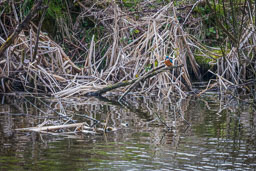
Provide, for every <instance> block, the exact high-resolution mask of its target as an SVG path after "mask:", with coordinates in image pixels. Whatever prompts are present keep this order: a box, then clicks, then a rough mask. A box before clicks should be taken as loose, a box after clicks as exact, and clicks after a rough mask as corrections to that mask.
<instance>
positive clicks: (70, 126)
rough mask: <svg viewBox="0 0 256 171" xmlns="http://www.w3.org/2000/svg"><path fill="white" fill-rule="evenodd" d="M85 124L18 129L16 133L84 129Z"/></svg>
mask: <svg viewBox="0 0 256 171" xmlns="http://www.w3.org/2000/svg"><path fill="white" fill-rule="evenodd" d="M85 124H86V123H75V124H67V125H57V126H43V127H30V128H19V129H16V131H35V132H41V131H50V130H57V129H62V128H77V127H82V126H84V125H85Z"/></svg>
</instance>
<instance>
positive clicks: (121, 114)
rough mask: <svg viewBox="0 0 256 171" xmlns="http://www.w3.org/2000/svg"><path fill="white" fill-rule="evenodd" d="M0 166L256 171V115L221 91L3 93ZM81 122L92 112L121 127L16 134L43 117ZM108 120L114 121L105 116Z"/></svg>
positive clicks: (99, 117) (75, 168)
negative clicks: (127, 95)
mask: <svg viewBox="0 0 256 171" xmlns="http://www.w3.org/2000/svg"><path fill="white" fill-rule="evenodd" d="M1 102H2V104H1V105H0V170H28V169H29V170H256V136H255V134H256V128H255V124H256V112H255V107H254V106H253V105H252V104H249V103H247V102H246V101H237V100H235V99H233V100H230V99H222V100H219V99H218V96H217V95H214V94H212V95H206V96H204V97H202V98H195V97H190V98H188V99H184V100H180V99H178V100H177V99H175V100H173V99H161V100H159V99H145V98H141V97H135V98H134V99H132V100H131V101H130V103H127V104H122V105H119V104H118V103H114V102H110V101H107V100H106V99H105V101H102V100H98V99H94V98H92V99H78V98H77V99H67V100H64V101H61V102H60V101H58V100H53V99H45V98H41V99H37V98H31V97H25V98H24V97H17V96H16V97H14V96H3V97H2V99H1ZM54 111H58V112H62V113H63V112H64V111H65V112H66V114H67V115H68V117H70V118H72V119H74V120H76V121H77V122H83V121H87V122H88V124H92V121H88V120H86V119H85V118H83V117H81V116H78V115H75V114H80V115H83V114H86V115H87V116H90V117H93V118H96V119H97V120H100V121H102V122H105V121H106V120H108V125H109V126H111V127H114V128H116V129H117V130H116V131H113V132H108V133H105V134H103V133H102V134H97V135H91V134H83V133H79V134H69V135H66V136H63V135H62V136H60V134H61V133H59V135H49V134H40V133H36V132H21V131H15V129H16V128H24V127H33V126H37V125H38V124H41V123H43V122H45V121H48V122H51V124H54V123H56V124H57V122H58V121H59V120H61V119H62V120H63V118H61V117H60V116H59V115H58V114H56V112H54ZM107 118H108V119H107Z"/></svg>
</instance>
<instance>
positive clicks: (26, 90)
mask: <svg viewBox="0 0 256 171" xmlns="http://www.w3.org/2000/svg"><path fill="white" fill-rule="evenodd" d="M255 28H256V0H152V1H144V0H89V1H88V0H72V1H70V0H2V1H1V0H0V93H1V101H2V103H1V104H2V109H1V107H0V110H1V113H4V112H6V115H8V117H0V130H3V131H0V140H1V142H3V144H4V143H5V142H6V143H7V142H8V141H9V139H8V138H7V139H6V138H5V137H9V138H10V137H12V136H13V135H15V136H14V137H16V138H17V139H20V138H24V137H27V138H25V139H26V141H27V140H28V139H29V138H28V136H27V135H26V134H25V135H26V136H25V135H24V134H23V132H22V131H24V132H26V131H28V132H29V133H30V135H31V137H30V138H33V137H37V136H35V134H33V133H35V132H40V138H39V139H41V140H42V141H43V142H45V138H43V137H42V136H43V135H45V134H46V135H52V136H56V135H58V136H65V137H68V138H71V139H72V138H75V139H77V138H78V137H79V138H78V139H79V140H80V139H85V138H88V139H89V140H92V139H93V136H94V138H95V141H96V139H98V138H99V137H101V139H104V140H106V142H107V139H108V138H107V134H110V135H111V137H112V138H113V137H114V138H113V139H114V140H113V139H112V138H111V142H115V143H117V142H122V143H123V141H125V138H123V137H122V136H121V137H120V130H121V134H122V133H125V134H124V136H127V137H129V138H131V136H130V135H131V134H130V133H131V132H132V134H136V133H138V134H139V135H138V137H142V139H143V137H144V138H145V137H147V138H146V139H147V143H151V144H152V145H153V146H154V148H155V147H156V146H157V145H158V144H163V142H164V144H172V147H173V148H176V149H177V148H178V146H179V148H182V147H181V145H179V142H182V138H184V137H185V138H186V135H188V134H189V135H190V136H191V138H193V135H194V134H195V135H196V137H200V134H201V133H202V137H200V138H202V140H203V139H204V138H205V137H207V136H208V134H207V135H205V132H204V130H208V131H209V132H208V133H209V134H210V138H216V137H217V138H218V140H219V138H220V139H221V138H224V137H225V136H227V137H228V138H227V139H229V138H230V137H233V138H234V137H236V136H235V134H236V133H237V132H236V131H238V132H239V131H241V130H240V128H241V127H240V126H241V125H243V126H244V127H242V128H244V129H242V131H244V132H246V133H245V134H244V135H246V136H250V137H251V138H248V139H243V138H242V137H239V138H241V139H239V141H241V142H242V144H243V145H244V144H246V145H248V148H252V147H256V143H255V125H256V119H255V118H256V115H255V113H256V112H255V107H256V93H255V86H256V32H255ZM166 56H169V57H170V58H172V60H173V65H172V66H166V65H165V64H164V60H165V57H166ZM209 99H210V100H209ZM212 101H214V103H213V102H212ZM5 104H8V107H7V108H6V107H5ZM237 104H238V105H237ZM9 105H10V106H9ZM193 105H194V106H193ZM198 105H199V106H198ZM212 105H213V106H212ZM236 105H237V106H236ZM243 105H245V106H247V107H248V108H247V109H246V110H245V109H243V107H242V106H243ZM195 106H198V108H196V107H195ZM202 106H203V107H202ZM216 106H218V107H219V108H218V107H216ZM13 107H14V109H12V108H13ZM206 108H207V110H206ZM217 108H218V109H217ZM5 109H7V111H5ZM197 109H198V110H197ZM201 109H202V111H201ZM212 109H214V110H212ZM240 109H241V110H240ZM190 110H191V111H193V112H194V113H193V112H191V111H190ZM17 111H18V114H17ZM200 112H202V113H200ZM33 113H34V114H35V115H33ZM245 113H246V114H245ZM135 114H136V115H135ZM187 114H188V115H187ZM233 114H234V115H233ZM192 115H195V116H198V120H197V122H194V120H193V119H195V116H192ZM204 115H205V116H204ZM131 116H132V117H131ZM208 116H210V119H209V122H207V119H205V118H208ZM215 116H216V118H215ZM240 116H243V117H242V118H240ZM17 117H18V118H19V119H20V120H21V121H20V122H18V121H16V118H17ZM11 118H12V119H11ZM191 118H193V119H191ZM213 118H214V119H213ZM237 118H239V119H237ZM236 121H237V122H236ZM212 122H213V123H212ZM14 123H15V124H14ZM193 123H195V125H193ZM216 123H217V125H215V124H216ZM1 125H3V126H2V128H1ZM207 126H209V127H207ZM129 127H130V128H131V130H132V131H131V132H129V131H127V128H129ZM233 128H234V129H233ZM230 129H232V131H231V132H229V130H230ZM126 131H127V132H126ZM187 131H188V132H187ZM116 132H119V133H116ZM239 133H240V132H239ZM20 134H21V135H20ZM113 134H114V135H113ZM144 134H146V135H144ZM149 135H150V136H149ZM159 135H163V136H162V137H160V136H159ZM1 136H2V138H1ZM204 136H205V137H204ZM181 137H182V138H181ZM48 138H49V137H48ZM46 139H47V138H46ZM49 139H51V138H49ZM53 139H54V140H53V141H57V139H58V138H57V136H56V137H55V138H53ZM120 139H121V140H120ZM170 139H171V140H170ZM230 139H232V138H230ZM89 140H88V141H89ZM104 140H101V141H102V142H103V141H104ZM129 140H130V139H129ZM207 140H208V139H207ZM247 140H248V141H250V142H248V141H247ZM15 141H16V139H15ZM17 141H20V140H17ZM28 141H29V140H28ZM34 141H35V140H33V142H34ZM50 141H51V140H50ZM92 141H93V140H92ZM101 141H100V142H101ZM140 141H141V139H140ZM140 141H138V143H140ZM195 141H196V140H191V139H190V140H188V142H191V143H192V144H193V143H195ZM230 141H231V140H230ZM130 142H133V140H131V141H130ZM136 142H137V141H136ZM232 142H234V143H235V142H236V140H235V138H234V139H232ZM207 143H208V141H207ZM214 143H217V141H215V140H214ZM7 144H8V143H7ZM181 144H182V145H186V144H183V143H181ZM199 144H200V143H199ZM227 144H229V143H227ZM227 144H226V145H227ZM123 145H124V144H122V145H120V146H119V145H118V148H119V147H120V148H121V147H123ZM144 145H145V144H144ZM19 146H20V145H19V143H17V148H19ZM21 146H22V145H21ZM224 146H225V143H224ZM22 147H23V146H22ZM80 147H81V146H80ZM191 147H192V146H191ZM83 148H84V146H83ZM92 148H97V147H92ZM111 148H114V147H112V146H111ZM133 148H134V147H133ZM136 148H137V147H136ZM143 148H144V147H143ZM164 148H165V147H164ZM209 148H210V147H209ZM159 149H161V147H159ZM183 149H186V147H184V148H183ZM207 149H208V146H207ZM220 149H221V147H220ZM106 150H107V151H108V149H106ZM140 150H141V149H140ZM204 150H205V149H204ZM211 150H212V149H211ZM211 150H210V151H211ZM247 150H248V149H247ZM110 151H111V150H110ZM121 151H122V150H121ZM142 151H143V150H142ZM153 151H154V150H153ZM163 151H164V153H161V154H159V155H165V153H166V149H164V150H163ZM248 151H249V150H248ZM248 151H247V152H248ZM126 152H127V151H125V154H126ZM147 152H149V151H147ZM233 152H234V151H233ZM238 152H239V153H240V152H241V153H243V149H242V148H241V149H240V146H239V150H238ZM32 153H33V152H32ZM105 153H106V151H104V150H102V151H100V154H101V155H102V156H104V157H106V156H107V157H106V158H107V161H108V160H111V159H109V158H108V157H109V156H108V155H106V154H105ZM128 153H129V152H128ZM128 153H127V154H128ZM149 153H151V152H149ZM224 153H225V152H224ZM227 153H229V155H231V152H230V151H228V152H227ZM248 153H249V152H248ZM0 154H3V153H1V151H0ZM83 154H85V155H86V156H87V155H88V154H87V152H85V153H83ZM95 154H96V153H95ZM129 154H130V153H129ZM168 154H169V153H168V152H167V153H166V156H168V158H170V155H168ZM184 154H185V152H184ZM232 154H233V153H232ZM255 154H256V153H255V150H252V152H251V153H250V155H253V156H249V154H248V156H249V157H248V156H247V157H248V158H247V157H245V158H246V160H245V162H243V163H242V164H241V163H239V164H241V166H244V165H246V164H248V163H249V164H251V163H252V162H251V161H253V158H255ZM21 155H22V156H23V155H24V154H21ZM193 155H195V154H193ZM32 156H33V155H32ZM121 156H122V155H121ZM234 156H235V157H237V156H236V155H234ZM244 156H246V154H244V155H243V157H244ZM23 157H24V156H23ZM115 157H117V156H115ZM123 157H124V156H123ZM126 157H127V156H126ZM130 157H131V156H130ZM151 157H152V156H151ZM172 157H173V156H172ZM172 157H171V158H172ZM183 157H184V156H183ZM190 157H191V156H190ZM85 158H87V157H85ZM117 158H118V157H117ZM131 158H132V160H133V159H134V158H133V157H131ZM142 158H143V157H142ZM152 158H154V157H152ZM160 158H161V157H160ZM163 158H164V157H163ZM163 158H161V159H163ZM181 158H182V157H181ZM206 158H207V157H206ZM91 159H92V158H91ZM97 159H99V160H100V161H101V162H103V163H104V161H105V160H104V159H103V158H96V159H95V161H94V162H95V163H97V162H99V161H96V160H97ZM129 159H130V158H129ZM129 159H127V158H126V159H125V161H130V160H129ZM143 159H144V158H143ZM204 159H205V156H202V161H203V160H204ZM208 159H209V160H211V159H212V158H207V160H208ZM232 159H233V158H232ZM247 159H248V160H247ZM77 160H79V159H77ZM135 160H136V159H135ZM213 160H214V161H215V159H213ZM217 160H218V159H216V161H217ZM177 161H179V159H177ZM22 162H24V161H22ZM33 162H35V161H34V159H33V161H32V163H33ZM232 162H233V161H232ZM232 162H231V163H232ZM1 163H2V164H3V163H5V159H4V158H0V164H1ZM25 163H26V162H25ZM95 163H94V164H95ZM182 163H183V160H182ZM184 163H186V162H184ZM184 163H183V164H184ZM78 164H79V163H78ZM172 164H174V163H172ZM189 164H191V163H189ZM233 164H234V163H233ZM239 164H238V165H239ZM43 165H44V164H43ZM181 165H182V164H180V165H179V164H178V165H177V166H181ZM195 165H196V166H198V163H197V164H195ZM202 165H203V164H202ZM163 166H164V165H163ZM191 166H193V167H194V163H193V164H191ZM218 166H219V165H218ZM31 167H32V166H31ZM58 167H59V165H58ZM67 167H68V166H67ZM95 167H96V166H95ZM104 167H105V166H104ZM104 167H101V169H102V168H104ZM136 167H137V166H136ZM159 167H160V168H162V167H161V166H159ZM159 167H158V164H156V166H152V168H151V169H158V170H159ZM211 167H212V169H213V168H215V169H216V168H217V169H218V167H215V166H214V167H213V166H212V165H211V166H209V168H211ZM5 168H9V167H8V166H7V165H6V167H5ZM38 168H41V167H40V164H39V165H38ZM38 168H34V169H35V170H36V169H38ZM75 168H77V169H79V167H75ZM82 168H83V167H82ZM84 168H94V167H90V166H89V165H87V166H86V167H84ZM121 168H122V169H125V167H121ZM130 168H132V167H130ZM172 168H175V167H172ZM178 168H182V169H184V167H178ZM209 168H208V169H209ZM219 168H222V169H235V168H236V167H235V166H234V167H229V166H227V167H226V166H225V167H221V166H220V167H219ZM237 168H240V167H239V166H237ZM241 168H242V169H245V170H246V169H247V168H246V167H241ZM241 168H240V169H241ZM248 168H249V170H250V169H253V168H254V169H255V165H253V164H252V165H248ZM0 169H1V166H0ZM3 169H4V168H3ZM23 169H24V168H23ZM25 169H26V168H25ZM52 169H58V168H52ZM59 169H60V168H59ZM112 169H113V168H112ZM145 169H147V168H145ZM202 169H204V170H205V169H207V168H204V167H203V168H202Z"/></svg>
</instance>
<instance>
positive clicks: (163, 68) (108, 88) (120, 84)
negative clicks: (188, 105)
mask: <svg viewBox="0 0 256 171" xmlns="http://www.w3.org/2000/svg"><path fill="white" fill-rule="evenodd" d="M182 66H183V65H176V66H169V67H167V66H166V65H161V66H159V67H157V68H155V69H152V70H151V71H149V72H147V73H146V74H145V75H143V76H141V77H140V78H135V79H133V80H128V81H122V82H118V83H115V84H111V85H108V86H106V87H104V88H102V89H100V90H97V91H94V92H88V93H86V94H85V95H86V96H101V95H102V94H104V93H106V92H108V91H111V90H114V89H117V88H120V87H125V86H128V85H131V84H133V85H132V86H131V87H130V88H129V89H128V90H129V91H130V90H131V89H132V88H134V87H135V86H136V85H137V84H138V83H139V82H143V81H145V80H146V79H148V78H151V77H153V76H155V75H157V74H159V73H161V72H163V71H168V70H171V69H174V68H180V67H182ZM129 91H128V92H129ZM128 92H127V93H128ZM127 93H126V94H127ZM126 94H124V95H123V96H122V98H123V97H124V96H125V95H126Z"/></svg>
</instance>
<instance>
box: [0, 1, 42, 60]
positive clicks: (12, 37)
mask: <svg viewBox="0 0 256 171" xmlns="http://www.w3.org/2000/svg"><path fill="white" fill-rule="evenodd" d="M42 3H43V0H38V2H37V3H36V4H35V5H34V6H33V7H32V9H31V11H30V13H29V14H28V15H27V16H26V18H25V19H24V20H23V21H22V22H21V23H20V24H19V25H18V26H17V27H16V29H15V30H14V32H13V33H12V34H11V35H10V36H9V37H8V38H7V40H6V41H5V42H4V43H3V44H2V46H1V47H0V57H1V56H2V55H3V53H4V52H5V50H6V49H7V48H8V47H9V46H10V45H11V44H12V43H13V42H14V40H15V39H16V38H17V37H18V35H19V34H20V32H21V31H22V30H23V29H24V28H25V27H26V26H27V25H28V23H29V22H30V20H31V19H32V18H33V17H34V15H35V14H36V13H37V12H38V11H39V10H40V9H41V8H42Z"/></svg>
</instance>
